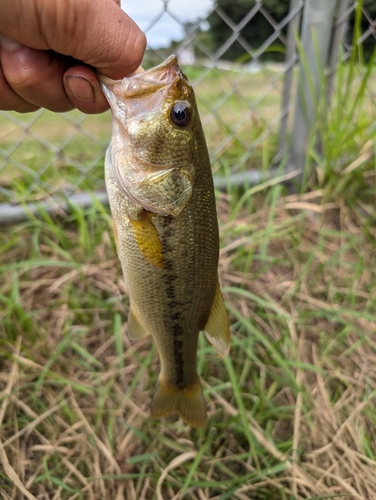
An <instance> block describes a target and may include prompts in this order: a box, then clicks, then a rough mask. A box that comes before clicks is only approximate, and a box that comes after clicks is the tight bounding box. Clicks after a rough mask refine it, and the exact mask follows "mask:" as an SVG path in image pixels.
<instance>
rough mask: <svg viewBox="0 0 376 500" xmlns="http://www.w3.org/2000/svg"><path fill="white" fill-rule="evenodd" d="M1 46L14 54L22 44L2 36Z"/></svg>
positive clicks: (0, 37)
mask: <svg viewBox="0 0 376 500" xmlns="http://www.w3.org/2000/svg"><path fill="white" fill-rule="evenodd" d="M0 45H1V46H2V47H3V49H5V50H7V51H8V52H13V51H14V50H17V49H19V48H20V47H21V44H20V43H18V42H16V40H13V39H12V38H9V37H7V36H5V35H0Z"/></svg>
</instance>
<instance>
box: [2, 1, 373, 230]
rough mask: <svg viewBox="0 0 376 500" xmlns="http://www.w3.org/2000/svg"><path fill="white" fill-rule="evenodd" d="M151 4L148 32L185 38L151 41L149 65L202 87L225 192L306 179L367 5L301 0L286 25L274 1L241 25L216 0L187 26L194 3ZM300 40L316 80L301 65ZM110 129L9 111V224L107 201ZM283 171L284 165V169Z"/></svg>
mask: <svg viewBox="0 0 376 500" xmlns="http://www.w3.org/2000/svg"><path fill="white" fill-rule="evenodd" d="M151 2H153V5H154V6H155V5H158V7H159V10H158V12H157V13H156V14H155V16H154V17H153V18H151V19H148V20H142V19H140V20H139V19H137V17H136V16H134V17H135V20H136V22H139V24H140V25H141V27H142V28H143V29H145V31H146V34H147V35H148V33H149V34H151V33H153V32H155V30H157V29H158V27H159V26H161V25H163V23H164V22H165V20H166V16H168V19H170V20H172V22H174V23H176V25H177V26H180V27H181V28H182V31H183V32H184V33H185V36H184V37H182V40H181V41H180V42H179V43H174V46H173V48H160V47H156V46H155V45H153V43H151V44H150V45H149V47H148V52H147V56H146V58H145V61H146V64H148V62H149V64H155V63H157V62H158V61H160V60H161V59H163V58H165V57H166V55H167V54H168V53H170V52H172V51H174V52H177V53H178V55H180V61H181V64H182V66H183V67H184V69H185V70H186V72H187V73H188V76H189V78H190V79H191V81H192V83H193V85H194V87H195V89H196V95H197V100H198V106H199V109H200V113H201V117H202V122H203V126H204V129H205V132H206V137H207V141H208V146H209V151H210V154H211V159H212V164H213V171H214V174H215V179H216V184H217V186H219V187H221V186H222V187H223V186H225V185H226V183H227V182H228V178H229V176H230V178H231V179H232V182H237V183H246V184H247V185H250V184H254V183H257V182H260V180H263V179H266V178H270V177H272V176H274V175H280V176H281V179H286V176H287V177H288V178H291V177H292V176H294V175H300V174H301V172H302V169H303V167H304V162H305V146H306V143H307V140H308V136H309V133H310V129H311V124H312V122H314V120H315V109H316V101H317V99H318V97H319V92H320V89H321V87H320V82H321V78H322V73H323V66H324V65H326V66H327V68H328V69H327V75H328V78H327V84H328V86H327V97H328V98H329V97H330V95H331V90H332V88H333V85H334V83H333V82H334V76H335V68H336V64H337V60H338V56H339V54H340V55H341V57H342V59H343V60H346V59H348V58H349V57H350V56H351V54H352V51H353V47H352V45H351V37H350V36H349V33H348V31H349V30H348V25H349V19H350V17H351V16H353V15H354V9H355V8H356V5H357V3H356V2H354V1H352V0H339V1H335V0H291V1H290V8H289V12H288V14H287V15H286V16H284V17H283V19H280V18H279V17H278V16H276V15H275V13H273V12H272V11H271V10H268V8H267V5H268V3H267V1H265V0H264V1H262V0H256V1H254V0H253V1H252V0H250V1H249V10H248V12H247V13H246V14H245V15H244V17H243V18H242V19H241V20H240V21H239V20H234V19H233V18H231V17H230V15H228V14H227V13H226V12H225V10H224V9H223V8H221V7H220V6H219V5H218V3H217V2H214V1H213V2H212V3H211V4H210V6H209V7H208V9H207V12H206V16H204V17H203V18H200V19H197V20H196V21H191V20H190V21H189V22H187V19H189V16H188V15H189V11H188V9H190V5H189V3H185V4H184V5H183V4H179V5H180V6H179V8H178V9H179V10H178V12H177V7H176V5H175V4H176V3H175V4H174V3H173V1H170V0H151ZM124 7H125V9H126V7H127V6H126V5H125V6H124ZM126 10H127V9H126ZM362 16H363V20H364V23H363V24H364V25H365V26H366V29H364V30H363V32H362V33H361V35H360V37H359V40H358V41H357V43H364V42H365V41H367V40H369V41H371V42H372V43H375V34H376V23H375V21H374V20H373V19H372V18H371V16H370V15H369V13H368V12H367V10H366V9H365V8H363V11H362ZM213 19H217V20H220V21H221V22H222V23H223V26H224V27H225V31H228V36H227V38H226V39H225V40H223V42H222V43H221V44H220V46H214V47H213V46H211V45H210V43H208V42H207V35H208V20H209V21H211V20H213ZM255 19H257V20H258V21H257V22H260V23H264V24H265V23H267V26H269V27H270V28H268V29H269V32H270V31H271V32H270V33H269V34H267V36H265V39H263V40H260V41H259V43H258V45H257V46H253V45H252V46H251V44H250V43H249V42H248V41H247V39H246V37H245V36H244V30H245V28H246V26H247V25H248V24H249V23H250V22H252V21H254V20H255ZM267 31H268V30H267ZM298 39H300V40H301V45H302V47H303V50H304V54H305V58H306V63H307V64H308V67H309V73H310V74H309V75H307V66H306V65H304V64H302V61H300V62H299V57H298V50H297V40H298ZM317 42H318V52H319V54H320V57H319V59H317V47H316V46H315V43H317ZM234 47H237V50H238V52H239V51H240V52H241V56H240V57H239V58H238V61H235V62H234V61H232V62H230V61H228V60H227V55H228V54H229V52H230V51H231V50H233V48H234ZM281 48H282V49H281ZM277 50H278V51H281V50H283V52H284V60H282V61H280V62H279V63H276V62H270V61H268V59H270V55H271V53H272V52H273V51H277ZM312 81H313V91H312ZM297 89H299V91H298V92H297ZM110 133H111V118H110V115H109V113H106V114H104V115H101V116H85V115H83V114H81V113H79V112H78V111H73V112H70V113H63V114H53V113H51V112H48V111H46V110H40V111H38V112H36V113H32V114H26V115H20V114H17V113H12V112H0V223H10V222H18V221H20V220H22V219H24V218H26V217H27V216H28V215H29V214H35V213H37V212H38V210H39V209H40V208H42V209H43V210H47V211H55V210H56V209H57V208H59V209H60V210H62V209H64V210H69V203H70V201H69V200H71V201H73V202H74V203H78V204H82V205H83V206H86V205H87V204H88V203H89V204H90V203H91V200H92V199H93V193H94V195H95V196H97V197H99V198H100V200H101V201H102V202H104V201H105V200H106V195H105V187H104V179H103V157H104V151H105V148H106V146H107V144H108V142H109V138H110ZM279 165H283V166H284V167H283V168H284V170H283V171H282V172H281V168H282V167H281V168H279Z"/></svg>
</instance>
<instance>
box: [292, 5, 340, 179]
mask: <svg viewBox="0 0 376 500" xmlns="http://www.w3.org/2000/svg"><path fill="white" fill-rule="evenodd" d="M335 5H336V0H306V3H305V6H304V13H303V25H302V40H301V47H302V54H300V65H299V76H298V91H297V96H296V104H295V106H296V107H295V114H294V121H293V128H292V137H291V143H292V144H291V153H290V158H289V170H294V169H297V168H304V165H305V159H306V149H307V146H308V140H309V136H310V133H311V128H312V125H313V122H314V118H315V112H316V106H317V102H318V98H319V96H320V90H321V78H322V75H323V69H324V66H325V64H326V61H327V57H328V50H329V45H330V39H331V32H332V25H333V16H334V9H335Z"/></svg>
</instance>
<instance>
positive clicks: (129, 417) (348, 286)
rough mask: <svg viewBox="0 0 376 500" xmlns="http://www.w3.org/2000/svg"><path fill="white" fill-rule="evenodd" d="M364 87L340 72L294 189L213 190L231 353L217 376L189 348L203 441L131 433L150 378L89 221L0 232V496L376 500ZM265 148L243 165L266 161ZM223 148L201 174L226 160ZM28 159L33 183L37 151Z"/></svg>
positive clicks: (375, 226) (98, 210)
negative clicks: (201, 405) (302, 185)
mask: <svg viewBox="0 0 376 500" xmlns="http://www.w3.org/2000/svg"><path fill="white" fill-rule="evenodd" d="M352 64H353V65H354V66H355V61H353V63H352ZM253 76H254V75H252V78H253ZM364 83H365V84H366V85H364ZM202 85H204V82H203V83H202ZM373 86H374V75H373V74H372V73H371V72H370V74H369V76H368V77H367V80H366V81H364V78H363V80H358V79H357V78H355V76H354V75H353V74H352V70H351V68H350V71H349V68H348V67H346V66H344V67H341V68H340V71H339V73H338V82H337V92H336V95H335V98H334V101H333V106H332V109H331V110H330V114H329V115H327V118H324V116H323V115H322V114H320V115H319V118H318V120H317V128H318V131H319V133H320V136H321V139H322V141H321V142H322V152H321V153H319V152H318V151H317V149H316V148H314V147H313V146H310V149H309V155H308V160H307V166H308V167H309V170H307V172H308V174H307V186H306V189H305V190H304V191H302V192H301V193H298V194H291V191H289V190H288V188H287V187H284V186H282V185H280V184H273V183H271V182H266V183H264V184H263V185H261V186H256V187H252V188H250V189H247V190H245V191H243V192H239V191H238V190H236V189H235V188H230V189H229V191H228V192H226V193H223V192H222V193H220V192H218V193H217V201H218V216H219V222H220V233H221V253H220V266H219V275H220V280H221V285H222V289H223V292H224V296H225V299H226V304H227V308H228V311H229V315H230V322H231V330H232V347H231V352H230V355H229V356H228V357H226V358H225V359H224V360H223V359H219V358H218V357H217V356H216V354H215V352H214V349H213V348H212V347H211V346H209V345H208V344H207V342H206V339H205V338H204V336H202V337H200V339H199V349H198V368H199V372H200V375H201V376H202V379H203V385H204V391H205V397H206V400H207V403H208V414H209V421H208V425H207V426H206V427H205V428H204V429H191V428H189V427H187V426H186V425H184V424H183V422H182V421H181V420H177V419H176V418H174V417H170V418H165V419H162V420H161V421H159V420H152V419H150V417H149V405H150V398H151V394H152V391H153V388H154V385H155V381H156V377H157V375H158V371H159V363H158V358H157V354H156V350H155V347H154V346H153V343H152V341H151V340H150V339H149V338H143V339H141V340H140V341H138V342H136V343H131V342H130V340H129V339H128V337H127V336H126V333H125V328H126V319H127V313H128V306H129V301H128V297H127V295H126V290H125V285H124V282H123V278H122V275H121V269H120V264H119V261H118V259H117V256H116V250H115V243H114V238H113V232H112V223H111V219H110V215H109V212H108V208H107V207H102V206H101V205H99V204H95V205H94V206H92V207H91V208H88V209H85V210H83V209H80V208H78V207H75V206H73V207H72V211H71V213H70V214H69V215H67V216H66V217H56V218H51V217H50V216H49V215H48V214H46V213H41V216H40V218H39V219H32V220H29V221H27V222H24V223H22V224H18V225H17V226H12V227H8V228H3V229H1V231H0V276H1V279H0V353H1V355H0V497H2V498H3V499H12V500H21V499H25V498H31V499H35V498H37V499H45V498H49V499H55V500H58V499H63V500H68V499H69V500H75V499H89V500H94V499H109V500H110V499H111V500H112V499H122V498H125V499H130V500H133V499H137V500H152V499H153V500H154V499H155V500H164V499H176V500H177V499H180V498H184V499H187V500H188V499H189V500H209V499H210V500H214V499H216V500H225V499H236V500H244V499H252V500H302V499H310V500H314V499H324V498H333V499H342V498H348V499H351V500H354V499H356V500H366V499H367V500H369V499H373V498H374V497H375V492H376V433H375V425H376V417H375V411H374V408H375V403H376V368H375V367H376V341H375V338H376V336H375V333H376V253H375V245H376V241H375V240H376V211H375V208H374V207H375V206H376V204H375V201H376V199H375V194H376V193H375V181H376V179H375V171H376V170H375V167H376V160H375V146H376V130H375V127H374V121H375V120H374V117H375V113H374V111H375V110H374V107H373V105H372V104H371V100H370V98H369V95H368V94H367V93H366V92H364V89H365V88H367V89H368V90H370V91H371V92H373ZM342 90H343V92H342ZM252 92H254V90H252ZM204 95H205V92H204ZM355 101H356V102H357V106H356V107H355V106H354V105H353V103H354V102H355ZM233 107H234V109H235V103H234V102H233ZM240 110H241V106H240V108H239V111H240ZM228 113H229V116H230V119H231V109H230V108H228ZM41 119H45V115H42V116H41ZM223 119H224V120H226V116H224V118H223ZM59 120H60V118H59ZM101 120H103V123H104V122H105V121H106V118H103V117H101V118H98V123H100V122H101ZM60 123H64V120H63V121H61V122H60ZM44 126H45V127H46V128H47V127H48V122H46V124H45V125H44ZM2 130H3V129H2ZM9 133H10V132H9ZM41 133H42V132H41ZM55 133H56V136H55V139H52V138H51V141H52V140H56V141H57V144H58V143H59V140H60V139H59V135H58V133H57V132H56V130H55V129H54V128H53V127H52V128H51V134H52V135H53V134H55ZM211 133H212V132H210V128H209V132H208V135H209V138H210V134H211ZM250 133H251V134H252V133H253V131H251V132H250ZM214 135H215V134H214V132H213V136H214ZM210 140H212V138H210ZM275 142H276V138H275V136H272V138H271V139H270V140H269V141H267V142H266V143H262V144H261V145H260V149H259V150H258V151H256V153H255V158H256V159H257V158H258V160H260V158H264V161H265V163H267V160H266V158H268V153H267V151H269V149H270V151H273V147H275ZM232 144H234V143H232ZM273 144H274V146H273ZM234 147H235V149H234V150H233V151H228V155H224V157H223V158H222V160H221V164H220V166H219V167H218V168H219V169H223V170H224V171H228V170H226V168H228V165H230V164H231V162H232V159H233V156H232V155H234V157H235V158H237V157H239V156H241V154H242V151H241V150H239V149H238V151H237V152H236V147H237V146H234ZM266 150H267V151H266ZM79 151H80V146H79V142H78V143H77V152H79ZM25 154H26V153H25ZM28 154H29V155H30V156H29V157H28V159H27V162H28V165H31V167H32V166H33V165H35V166H37V163H38V161H39V160H38V158H39V157H38V154H39V152H38V150H37V149H35V150H34V149H31V150H30V151H29V153H28ZM257 155H259V156H257ZM255 158H253V160H252V161H256V159H255ZM22 161H24V160H22ZM25 161H26V159H25ZM88 161H89V162H90V161H91V159H89V160H88ZM61 165H62V168H64V162H63V161H62V164H61ZM96 168H97V167H96ZM98 168H99V167H98ZM72 172H73V171H72ZM69 175H71V176H72V177H71V179H74V175H73V173H71V174H69ZM68 177H69V176H68ZM76 177H77V175H76ZM98 178H99V174H98ZM8 181H9V186H12V188H15V189H16V188H17V189H20V190H21V191H19V192H22V193H25V192H26V191H23V189H24V187H23V186H24V184H23V183H24V182H25V180H22V179H21V180H19V179H18V181H17V179H16V180H14V179H13V178H12V177H9V179H8ZM8 181H7V182H8ZM16 181H17V182H18V184H17V182H16ZM47 182H49V181H48V180H47V179H46V183H47ZM90 182H91V181H90V179H89V181H88V186H89V185H90ZM98 182H99V181H98ZM25 186H26V183H25ZM91 186H92V187H93V186H94V184H92V185H91ZM41 192H42V190H41Z"/></svg>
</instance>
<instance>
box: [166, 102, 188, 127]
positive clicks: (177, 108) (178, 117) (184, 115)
mask: <svg viewBox="0 0 376 500" xmlns="http://www.w3.org/2000/svg"><path fill="white" fill-rule="evenodd" d="M170 118H171V121H172V122H173V123H174V124H175V125H177V126H178V127H186V126H187V125H188V124H189V122H190V121H191V112H190V109H189V107H188V106H187V104H185V103H184V102H178V103H176V104H174V105H173V106H172V108H171V111H170Z"/></svg>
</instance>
